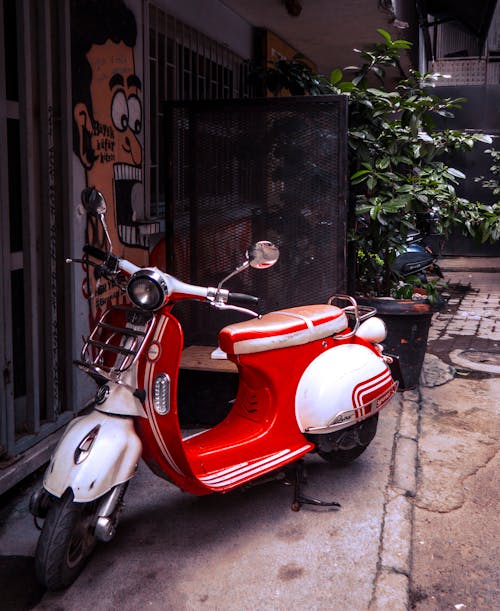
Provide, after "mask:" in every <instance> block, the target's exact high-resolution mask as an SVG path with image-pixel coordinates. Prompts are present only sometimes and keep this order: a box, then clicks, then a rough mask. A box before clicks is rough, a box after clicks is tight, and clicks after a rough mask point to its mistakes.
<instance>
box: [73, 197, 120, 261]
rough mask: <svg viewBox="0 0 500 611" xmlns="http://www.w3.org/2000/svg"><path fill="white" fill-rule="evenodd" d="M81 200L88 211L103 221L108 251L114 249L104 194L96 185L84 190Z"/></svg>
mask: <svg viewBox="0 0 500 611" xmlns="http://www.w3.org/2000/svg"><path fill="white" fill-rule="evenodd" d="M81 200H82V204H83V207H84V208H85V210H86V211H87V213H88V214H91V215H92V216H96V217H97V218H98V219H99V220H100V221H101V225H102V228H103V229H104V234H105V235H106V241H107V243H108V252H111V251H112V250H113V245H112V244H111V238H110V237H109V232H108V226H107V225H106V219H105V217H104V215H105V214H106V209H107V206H106V200H105V199H104V195H103V194H102V193H101V192H100V191H98V190H97V189H96V188H95V187H88V188H87V189H84V190H83V191H82V195H81Z"/></svg>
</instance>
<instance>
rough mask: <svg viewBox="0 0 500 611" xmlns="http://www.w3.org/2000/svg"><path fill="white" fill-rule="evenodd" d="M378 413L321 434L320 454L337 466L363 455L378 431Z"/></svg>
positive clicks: (317, 445) (318, 447) (319, 442)
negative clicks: (350, 424) (345, 426)
mask: <svg viewBox="0 0 500 611" xmlns="http://www.w3.org/2000/svg"><path fill="white" fill-rule="evenodd" d="M377 424H378V414H375V415H374V416H372V417H371V418H368V419H367V420H363V421H362V422H358V423H356V424H353V425H352V426H350V427H348V428H346V429H343V430H341V431H335V433H329V434H326V435H321V436H320V439H319V440H317V443H316V448H317V451H318V454H319V455H320V456H321V458H323V459H324V460H326V461H328V462H329V463H331V464H333V465H336V466H339V467H341V466H344V465H347V464H349V463H350V462H352V461H353V460H355V459H356V458H358V456H361V454H362V453H363V452H364V451H365V450H366V448H367V447H368V446H369V445H370V443H371V442H372V440H373V438H374V437H375V434H376V432H377Z"/></svg>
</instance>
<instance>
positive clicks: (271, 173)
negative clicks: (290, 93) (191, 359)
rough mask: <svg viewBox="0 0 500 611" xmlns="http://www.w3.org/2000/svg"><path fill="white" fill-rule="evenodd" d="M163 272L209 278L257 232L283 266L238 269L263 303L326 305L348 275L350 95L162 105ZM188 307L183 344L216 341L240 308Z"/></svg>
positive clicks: (223, 270) (241, 285)
mask: <svg viewBox="0 0 500 611" xmlns="http://www.w3.org/2000/svg"><path fill="white" fill-rule="evenodd" d="M165 116H166V117H167V132H166V135H165V138H166V142H165V148H166V150H167V151H168V154H167V167H166V168H165V175H166V193H167V198H166V199H167V211H166V214H167V227H168V229H167V237H166V242H167V269H168V270H169V271H171V272H172V273H173V274H175V275H176V276H178V277H180V278H181V279H183V280H189V281H191V282H195V283H197V284H205V285H214V284H216V283H217V282H218V281H219V280H220V279H221V278H222V277H223V276H224V275H225V274H227V273H228V272H230V271H231V270H232V269H234V268H235V267H236V266H237V265H238V264H239V263H240V262H241V261H242V258H243V253H244V252H245V250H246V248H247V247H248V245H249V244H250V243H251V242H253V241H255V240H258V239H269V240H271V241H273V242H276V243H277V244H278V245H279V246H280V249H281V257H280V261H279V263H278V264H277V266H275V267H273V268H272V270H269V271H265V272H255V271H254V270H251V271H248V272H245V273H244V274H242V275H240V276H238V277H237V278H235V280H234V282H233V284H231V286H230V287H229V288H231V290H235V291H241V292H247V293H254V294H256V295H259V297H260V298H261V307H262V308H263V310H265V311H269V310H274V309H278V308H282V307H291V306H294V305H300V304H306V303H315V302H325V301H326V300H327V299H328V297H329V296H330V295H331V294H332V293H335V292H342V291H344V290H345V284H346V270H345V266H346V218H347V204H346V192H347V184H346V175H347V172H346V154H347V147H346V141H347V104H346V99H345V97H344V96H318V97H309V96H307V97H305V96H304V97H287V98H267V99H257V100H223V101H216V102H209V101H204V102H173V103H167V104H166V106H165ZM200 307H202V306H196V305H194V306H183V309H182V308H180V309H179V310H180V311H178V312H177V314H178V315H179V316H181V318H183V319H184V321H185V323H186V325H185V329H187V330H188V332H187V337H186V339H187V342H188V343H201V344H209V345H210V344H214V343H216V333H217V331H218V330H219V329H220V328H221V327H222V326H223V325H224V324H227V323H229V322H232V321H234V320H238V317H237V316H235V315H233V314H227V313H226V314H224V315H222V314H221V313H220V312H201V311H200Z"/></svg>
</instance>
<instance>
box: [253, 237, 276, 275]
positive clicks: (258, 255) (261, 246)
mask: <svg viewBox="0 0 500 611" xmlns="http://www.w3.org/2000/svg"><path fill="white" fill-rule="evenodd" d="M246 255H247V258H248V263H249V264H250V266H251V267H254V268H255V269H265V268H267V267H271V265H274V264H275V263H276V261H277V260H278V259H279V256H280V251H279V248H278V247H277V246H275V245H274V244H273V243H272V242H268V241H266V240H261V241H260V242H256V243H255V244H252V245H251V246H250V248H249V249H248V250H247V253H246Z"/></svg>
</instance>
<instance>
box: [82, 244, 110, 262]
mask: <svg viewBox="0 0 500 611" xmlns="http://www.w3.org/2000/svg"><path fill="white" fill-rule="evenodd" d="M83 252H84V253H86V254H87V255H90V256H91V257H94V259H99V260H100V261H105V260H106V258H107V256H108V255H107V253H105V252H104V251H103V250H101V249H100V248H96V247H95V246H91V245H90V244H85V246H84V247H83Z"/></svg>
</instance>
